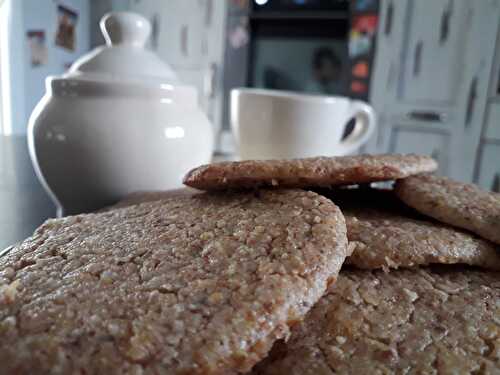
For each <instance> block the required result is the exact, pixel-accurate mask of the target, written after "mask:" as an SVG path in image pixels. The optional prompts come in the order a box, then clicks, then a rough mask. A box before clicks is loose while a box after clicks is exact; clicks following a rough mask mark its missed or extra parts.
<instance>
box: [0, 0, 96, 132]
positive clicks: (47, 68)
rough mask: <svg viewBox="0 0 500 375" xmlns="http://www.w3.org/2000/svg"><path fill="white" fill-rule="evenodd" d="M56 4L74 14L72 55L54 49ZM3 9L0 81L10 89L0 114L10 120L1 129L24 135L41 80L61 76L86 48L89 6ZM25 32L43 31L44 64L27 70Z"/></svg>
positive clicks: (36, 3) (38, 0)
mask: <svg viewBox="0 0 500 375" xmlns="http://www.w3.org/2000/svg"><path fill="white" fill-rule="evenodd" d="M58 4H61V5H63V6H66V7H68V8H70V9H72V10H75V11H77V12H78V21H77V26H76V48H75V51H68V50H65V49H63V48H60V47H58V46H56V45H55V35H56V30H57V5H58ZM5 6H6V7H7V8H6V9H7V11H6V15H7V17H6V18H7V25H6V28H7V42H8V45H7V46H6V48H5V49H4V50H3V53H6V54H7V56H6V58H5V59H4V61H7V65H8V66H7V67H6V69H5V70H6V71H7V72H6V73H7V74H5V75H4V77H3V79H4V80H5V79H8V80H9V82H8V86H10V87H9V90H8V92H4V95H8V99H9V100H7V101H5V100H4V103H6V102H7V105H8V108H4V111H5V112H6V113H7V114H9V113H10V116H7V120H8V122H7V123H6V124H4V126H3V129H4V132H5V133H7V134H9V133H12V134H25V133H26V128H27V123H28V119H29V116H30V114H31V111H32V110H33V108H34V106H35V105H36V103H38V101H39V100H40V98H41V97H42V96H43V94H44V92H45V78H46V77H47V76H49V75H59V74H62V73H63V72H64V71H65V70H66V68H65V64H68V63H72V62H73V61H75V60H76V59H77V58H78V57H79V56H81V55H82V54H84V53H86V52H87V51H88V50H89V48H90V47H89V46H90V33H89V25H90V3H89V0H58V1H57V2H56V1H53V0H5V4H3V6H2V8H3V7H5ZM2 10H3V9H2ZM28 30H44V31H45V35H46V43H47V48H48V61H47V64H45V65H42V66H37V67H32V66H31V62H30V49H29V44H28V41H27V38H26V32H27V31H28ZM5 70H4V71H5ZM4 87H5V84H4ZM9 117H10V118H9Z"/></svg>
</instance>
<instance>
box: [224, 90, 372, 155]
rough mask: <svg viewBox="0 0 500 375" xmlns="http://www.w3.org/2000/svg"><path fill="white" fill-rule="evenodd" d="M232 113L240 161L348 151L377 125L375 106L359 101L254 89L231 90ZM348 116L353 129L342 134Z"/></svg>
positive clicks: (365, 140)
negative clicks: (354, 121) (346, 134)
mask: <svg viewBox="0 0 500 375" xmlns="http://www.w3.org/2000/svg"><path fill="white" fill-rule="evenodd" d="M230 117H231V127H232V130H233V134H234V136H235V141H236V148H237V150H238V153H239V157H240V159H242V160H245V159H289V158H304V157H311V156H339V155H347V154H350V153H353V152H354V151H356V150H357V149H358V148H359V147H360V146H362V145H363V144H365V143H366V142H367V141H368V138H369V137H370V135H371V134H372V132H373V130H374V128H375V126H376V120H375V113H374V111H373V108H372V107H371V106H369V105H368V104H366V103H364V102H361V101H357V100H351V99H349V98H346V97H342V96H319V95H307V94H300V93H294V92H286V91H278V90H266V89H253V88H238V89H234V90H232V91H231V116H230ZM352 118H354V119H355V120H356V124H355V126H354V130H353V131H352V132H351V133H350V134H349V136H347V137H346V138H345V139H342V136H343V134H344V131H345V128H346V125H347V123H348V122H349V120H350V119H352Z"/></svg>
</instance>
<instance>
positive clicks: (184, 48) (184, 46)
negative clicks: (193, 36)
mask: <svg viewBox="0 0 500 375" xmlns="http://www.w3.org/2000/svg"><path fill="white" fill-rule="evenodd" d="M179 42H180V45H181V53H182V55H183V56H187V55H188V43H189V42H188V27H187V25H182V27H181V34H180V41H179Z"/></svg>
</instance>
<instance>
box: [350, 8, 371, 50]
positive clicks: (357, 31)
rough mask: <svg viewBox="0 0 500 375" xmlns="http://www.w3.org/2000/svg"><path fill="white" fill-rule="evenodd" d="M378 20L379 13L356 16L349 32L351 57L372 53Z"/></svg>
mask: <svg viewBox="0 0 500 375" xmlns="http://www.w3.org/2000/svg"><path fill="white" fill-rule="evenodd" d="M377 21H378V16H377V15H362V16H358V17H355V18H354V22H353V25H352V27H351V32H350V34H349V56H350V57H357V56H361V55H366V54H368V53H370V50H371V48H372V44H373V41H374V38H375V33H376V31H377Z"/></svg>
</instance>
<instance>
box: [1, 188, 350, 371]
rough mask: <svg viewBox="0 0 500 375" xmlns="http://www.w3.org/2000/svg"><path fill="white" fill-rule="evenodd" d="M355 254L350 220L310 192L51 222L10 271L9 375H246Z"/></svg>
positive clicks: (214, 198) (166, 203)
mask: <svg viewBox="0 0 500 375" xmlns="http://www.w3.org/2000/svg"><path fill="white" fill-rule="evenodd" d="M346 251H347V238H346V229H345V222H344V218H343V216H342V214H341V213H340V211H339V209H338V208H337V207H336V206H335V205H334V204H333V203H332V202H331V201H329V200H328V199H326V198H324V197H322V196H319V195H317V194H315V193H312V192H304V191H300V190H280V191H260V192H252V193H245V194H243V193H241V194H206V193H205V194H198V195H195V196H192V197H175V198H171V199H166V200H162V201H156V202H151V203H143V204H140V205H134V206H130V207H126V208H121V209H116V210H113V211H109V212H105V213H100V214H86V215H79V216H72V217H67V218H63V219H56V220H49V221H47V222H46V223H45V224H44V225H42V226H41V227H40V228H39V229H38V230H37V231H36V232H35V234H34V235H33V236H32V237H31V238H29V239H27V240H26V241H24V242H23V243H22V244H21V245H19V246H17V247H15V248H14V249H13V250H11V251H10V252H9V253H8V254H7V255H5V256H3V257H2V258H0V363H2V372H4V373H9V374H10V373H12V374H14V373H15V374H42V373H49V372H50V373H65V374H72V373H85V374H159V373H168V374H226V373H236V372H244V371H247V370H249V369H250V368H251V367H252V366H253V365H254V364H255V363H256V362H258V361H259V360H260V359H262V358H263V357H264V356H266V354H267V352H268V350H269V349H270V347H271V345H272V344H273V342H274V341H275V340H276V339H280V338H283V337H285V336H286V335H287V334H288V332H289V327H290V326H291V325H293V324H296V322H298V321H300V320H301V319H302V318H303V316H304V315H305V313H306V312H307V311H308V310H309V309H310V308H311V306H312V305H313V304H314V303H315V302H316V301H317V300H318V299H319V298H320V297H321V296H322V294H323V293H324V291H325V290H326V288H327V286H328V284H330V283H332V282H333V281H334V279H335V278H336V275H337V273H338V271H339V269H340V266H341V264H342V262H343V261H344V258H345V256H346Z"/></svg>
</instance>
